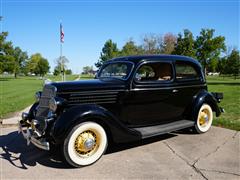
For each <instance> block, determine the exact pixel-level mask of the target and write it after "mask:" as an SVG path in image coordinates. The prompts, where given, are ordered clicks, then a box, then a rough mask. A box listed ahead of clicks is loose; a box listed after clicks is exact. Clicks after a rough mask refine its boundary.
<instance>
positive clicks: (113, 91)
mask: <svg viewBox="0 0 240 180" xmlns="http://www.w3.org/2000/svg"><path fill="white" fill-rule="evenodd" d="M123 91H125V90H124V89H120V90H94V91H81V92H78V91H69V92H58V93H57V94H73V95H75V94H80V95H91V94H101V93H102V94H103V93H108V94H109V93H112V94H116V93H118V92H123Z"/></svg>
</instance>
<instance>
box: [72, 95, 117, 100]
mask: <svg viewBox="0 0 240 180" xmlns="http://www.w3.org/2000/svg"><path fill="white" fill-rule="evenodd" d="M100 98H102V99H104V98H117V95H99V96H75V97H70V98H69V100H75V99H89V100H90V99H100Z"/></svg>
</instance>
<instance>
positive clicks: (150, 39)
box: [141, 34, 162, 54]
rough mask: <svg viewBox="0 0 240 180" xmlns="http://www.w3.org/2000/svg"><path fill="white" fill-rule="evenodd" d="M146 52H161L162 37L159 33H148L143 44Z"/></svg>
mask: <svg viewBox="0 0 240 180" xmlns="http://www.w3.org/2000/svg"><path fill="white" fill-rule="evenodd" d="M141 47H142V49H143V51H144V53H145V54H160V53H161V47H162V37H161V36H160V35H157V34H146V35H145V36H144V37H143V44H142V45H141Z"/></svg>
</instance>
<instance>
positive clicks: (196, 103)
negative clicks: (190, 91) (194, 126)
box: [192, 89, 221, 120]
mask: <svg viewBox="0 0 240 180" xmlns="http://www.w3.org/2000/svg"><path fill="white" fill-rule="evenodd" d="M204 103H206V104H208V105H209V106H211V108H212V110H213V111H214V112H216V116H217V117H218V116H220V114H221V110H220V108H219V107H218V101H217V99H216V98H215V97H214V95H213V94H212V93H209V92H208V91H206V90H205V89H204V90H201V91H200V92H199V93H198V94H196V95H195V98H194V100H193V106H192V108H193V109H192V119H193V120H195V119H196V118H197V116H198V111H199V109H200V108H201V106H202V105H203V104H204Z"/></svg>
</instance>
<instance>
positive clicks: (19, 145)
mask: <svg viewBox="0 0 240 180" xmlns="http://www.w3.org/2000/svg"><path fill="white" fill-rule="evenodd" d="M174 136H177V135H175V134H164V135H161V136H155V137H152V138H147V139H144V140H141V141H138V142H130V143H122V144H113V143H112V144H110V145H109V147H108V150H107V152H106V154H112V153H115V152H119V151H124V150H128V149H131V148H135V147H138V146H142V145H146V144H151V143H154V142H157V141H162V140H166V139H169V138H172V137H174ZM60 149H61V148H53V150H51V151H44V150H40V149H38V148H36V147H35V146H34V145H32V144H30V145H29V146H27V143H26V140H25V139H24V138H23V137H22V135H21V134H18V132H17V131H14V132H11V133H9V134H7V135H2V136H0V160H1V159H4V160H7V161H8V162H9V163H10V164H11V165H13V166H14V167H16V168H20V169H28V168H29V166H36V165H37V164H41V165H44V166H47V167H51V168H59V169H69V168H72V167H70V166H69V165H68V164H67V163H66V162H65V161H63V158H62V153H61V150H60ZM103 158H104V157H103Z"/></svg>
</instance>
